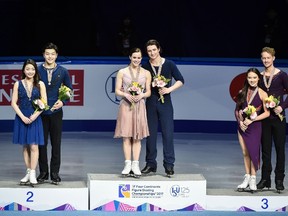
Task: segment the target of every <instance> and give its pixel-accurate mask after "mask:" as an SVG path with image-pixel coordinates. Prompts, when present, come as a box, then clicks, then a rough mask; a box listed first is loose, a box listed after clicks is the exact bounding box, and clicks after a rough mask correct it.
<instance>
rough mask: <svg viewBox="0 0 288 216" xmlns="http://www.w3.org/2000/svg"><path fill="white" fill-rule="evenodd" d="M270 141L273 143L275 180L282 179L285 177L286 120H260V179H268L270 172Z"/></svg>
mask: <svg viewBox="0 0 288 216" xmlns="http://www.w3.org/2000/svg"><path fill="white" fill-rule="evenodd" d="M272 143H274V145H275V152H276V166H275V180H283V179H284V177H285V143H286V120H285V119H284V120H283V121H280V119H278V118H275V119H272V118H271V119H270V118H267V119H264V120H263V122H262V173H261V177H262V179H266V180H268V179H270V178H271V177H270V175H271V172H272V162H271V155H272Z"/></svg>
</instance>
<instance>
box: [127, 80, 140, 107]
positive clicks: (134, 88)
mask: <svg viewBox="0 0 288 216" xmlns="http://www.w3.org/2000/svg"><path fill="white" fill-rule="evenodd" d="M127 90H128V91H129V93H130V94H131V95H133V96H134V95H139V94H141V93H142V92H143V90H144V88H143V86H142V85H140V84H139V83H138V82H135V81H133V82H132V83H131V84H130V85H129V87H128V89H127ZM133 108H134V102H132V104H131V109H133Z"/></svg>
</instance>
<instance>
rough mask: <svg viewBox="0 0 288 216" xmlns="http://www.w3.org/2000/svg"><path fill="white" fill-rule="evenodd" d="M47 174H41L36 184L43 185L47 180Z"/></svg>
mask: <svg viewBox="0 0 288 216" xmlns="http://www.w3.org/2000/svg"><path fill="white" fill-rule="evenodd" d="M48 176H49V173H48V172H41V173H40V174H39V176H38V177H37V181H38V183H43V182H44V181H46V180H48Z"/></svg>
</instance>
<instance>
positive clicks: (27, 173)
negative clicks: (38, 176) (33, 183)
mask: <svg viewBox="0 0 288 216" xmlns="http://www.w3.org/2000/svg"><path fill="white" fill-rule="evenodd" d="M30 171H31V170H30V169H27V170H26V175H25V176H24V178H22V179H21V180H20V185H27V184H29V180H30Z"/></svg>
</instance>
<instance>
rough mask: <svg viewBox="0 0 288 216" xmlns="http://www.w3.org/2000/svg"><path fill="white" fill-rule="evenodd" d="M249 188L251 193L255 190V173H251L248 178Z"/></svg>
mask: <svg viewBox="0 0 288 216" xmlns="http://www.w3.org/2000/svg"><path fill="white" fill-rule="evenodd" d="M249 188H250V192H251V193H254V192H255V191H257V186H256V176H255V175H251V177H250V179H249Z"/></svg>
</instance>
